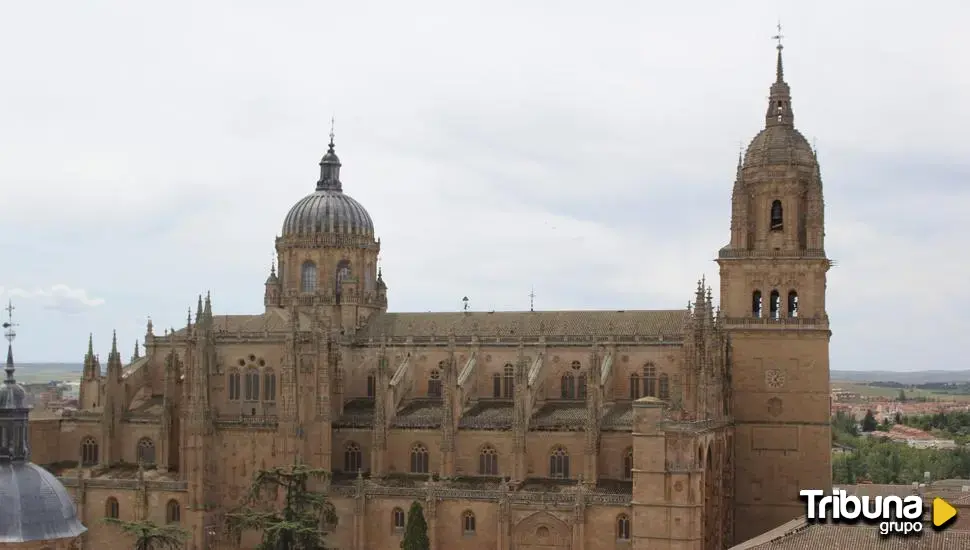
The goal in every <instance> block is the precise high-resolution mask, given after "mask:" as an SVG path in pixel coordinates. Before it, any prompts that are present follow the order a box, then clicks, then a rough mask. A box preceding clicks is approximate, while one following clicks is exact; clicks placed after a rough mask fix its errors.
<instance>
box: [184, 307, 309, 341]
mask: <svg viewBox="0 0 970 550" xmlns="http://www.w3.org/2000/svg"><path fill="white" fill-rule="evenodd" d="M310 325H311V323H310V318H309V317H308V316H307V315H306V314H300V326H299V329H300V330H309V329H310ZM212 328H213V330H215V331H216V332H264V331H266V332H285V331H288V330H290V312H289V311H287V310H285V309H271V310H270V311H267V312H266V313H261V314H259V315H213V316H212ZM175 334H177V335H183V334H185V327H182V328H179V329H176V331H175Z"/></svg>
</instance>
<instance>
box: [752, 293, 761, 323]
mask: <svg viewBox="0 0 970 550" xmlns="http://www.w3.org/2000/svg"><path fill="white" fill-rule="evenodd" d="M751 316H752V317H754V318H756V319H760V318H761V291H760V290H755V291H754V292H753V293H752V294H751Z"/></svg>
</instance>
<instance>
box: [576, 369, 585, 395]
mask: <svg viewBox="0 0 970 550" xmlns="http://www.w3.org/2000/svg"><path fill="white" fill-rule="evenodd" d="M576 399H579V400H580V401H586V373H582V374H580V375H579V378H578V379H577V380H576Z"/></svg>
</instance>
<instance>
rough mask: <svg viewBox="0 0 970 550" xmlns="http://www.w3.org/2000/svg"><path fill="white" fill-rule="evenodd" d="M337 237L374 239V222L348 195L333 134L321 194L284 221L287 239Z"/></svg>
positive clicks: (323, 164)
mask: <svg viewBox="0 0 970 550" xmlns="http://www.w3.org/2000/svg"><path fill="white" fill-rule="evenodd" d="M319 233H337V234H342V235H360V236H365V237H371V238H373V237H374V222H372V221H371V219H370V214H368V213H367V210H365V209H364V207H363V206H361V204H360V203H359V202H357V201H355V200H354V199H353V198H351V197H350V195H345V194H344V191H343V184H342V183H341V182H340V159H339V158H338V157H337V153H336V152H335V151H334V145H333V132H332V131H331V132H330V147H329V149H328V150H327V153H326V154H325V155H323V158H322V159H320V179H319V180H318V181H317V190H316V191H315V192H313V193H311V194H309V195H307V196H305V197H303V198H302V199H300V202H298V203H296V204H295V205H293V208H290V212H289V214H287V215H286V219H285V220H283V236H284V237H286V236H288V235H314V234H319Z"/></svg>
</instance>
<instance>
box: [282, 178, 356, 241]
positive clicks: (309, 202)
mask: <svg viewBox="0 0 970 550" xmlns="http://www.w3.org/2000/svg"><path fill="white" fill-rule="evenodd" d="M317 233H340V234H345V235H362V236H368V237H373V236H374V222H372V221H371V219H370V214H368V213H367V210H365V209H364V207H363V206H362V205H361V204H360V203H359V202H357V201H355V200H354V199H353V198H352V197H351V196H350V195H345V194H344V193H343V191H339V190H335V189H320V190H317V191H316V192H314V193H311V194H309V195H307V196H305V197H303V198H302V199H300V201H299V202H298V203H296V204H295V205H293V208H290V212H289V214H287V215H286V219H285V220H284V221H283V236H284V237H285V236H287V235H312V234H317Z"/></svg>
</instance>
